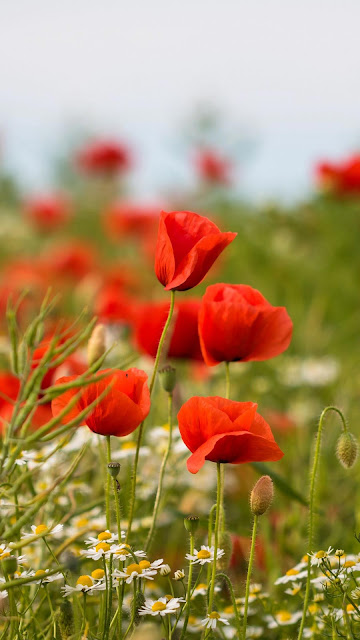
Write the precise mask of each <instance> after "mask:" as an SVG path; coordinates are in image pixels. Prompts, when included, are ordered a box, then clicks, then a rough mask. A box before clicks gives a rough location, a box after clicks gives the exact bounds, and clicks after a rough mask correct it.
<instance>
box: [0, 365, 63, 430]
mask: <svg viewBox="0 0 360 640" xmlns="http://www.w3.org/2000/svg"><path fill="white" fill-rule="evenodd" d="M19 391H20V380H19V378H17V377H16V376H14V375H13V374H12V373H9V372H1V373H0V434H2V433H3V432H4V430H5V429H6V423H8V422H10V420H11V417H12V414H13V411H14V406H15V404H16V401H17V397H18V394H19ZM51 417H52V414H51V408H50V405H48V404H45V405H39V406H38V407H37V408H36V410H35V412H34V414H33V416H32V419H31V427H32V428H33V429H37V428H39V427H42V426H43V425H44V424H46V423H47V422H49V420H50V419H51Z"/></svg>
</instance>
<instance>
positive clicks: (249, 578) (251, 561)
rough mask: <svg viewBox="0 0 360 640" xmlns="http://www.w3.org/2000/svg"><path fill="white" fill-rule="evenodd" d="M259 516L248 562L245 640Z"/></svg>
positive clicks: (243, 634)
mask: <svg viewBox="0 0 360 640" xmlns="http://www.w3.org/2000/svg"><path fill="white" fill-rule="evenodd" d="M258 517H259V516H254V524H253V530H252V536H251V549H250V557H249V564H248V570H247V576H246V589H245V604H244V620H243V630H242V638H243V640H245V638H246V626H247V615H248V608H249V595H250V580H251V573H252V568H253V563H254V556H255V542H256V532H257V524H258Z"/></svg>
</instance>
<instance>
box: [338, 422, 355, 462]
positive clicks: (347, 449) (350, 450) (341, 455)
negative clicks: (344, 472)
mask: <svg viewBox="0 0 360 640" xmlns="http://www.w3.org/2000/svg"><path fill="white" fill-rule="evenodd" d="M336 455H337V457H338V460H339V462H340V464H342V466H343V467H345V469H351V467H353V466H354V464H355V462H356V458H357V455H358V443H357V440H356V438H355V436H353V434H352V433H349V432H348V431H346V432H345V431H344V432H343V433H342V434H341V436H340V438H339V439H338V441H337V445H336Z"/></svg>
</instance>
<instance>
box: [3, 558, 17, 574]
mask: <svg viewBox="0 0 360 640" xmlns="http://www.w3.org/2000/svg"><path fill="white" fill-rule="evenodd" d="M2 564H3V569H4V573H6V574H8V575H10V576H12V575H13V574H14V573H15V571H16V569H17V558H16V556H8V557H7V558H4V559H3V561H2Z"/></svg>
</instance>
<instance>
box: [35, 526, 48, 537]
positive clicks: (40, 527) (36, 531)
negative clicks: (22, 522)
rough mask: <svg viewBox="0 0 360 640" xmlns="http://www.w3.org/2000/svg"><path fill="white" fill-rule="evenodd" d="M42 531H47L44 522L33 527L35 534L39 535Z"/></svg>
mask: <svg viewBox="0 0 360 640" xmlns="http://www.w3.org/2000/svg"><path fill="white" fill-rule="evenodd" d="M44 531H47V526H46V524H39V525H38V526H37V527H36V529H35V533H36V535H37V536H38V535H39V533H44Z"/></svg>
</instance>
